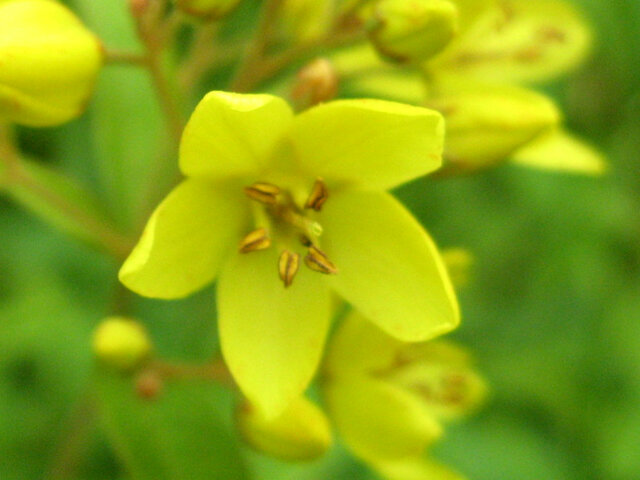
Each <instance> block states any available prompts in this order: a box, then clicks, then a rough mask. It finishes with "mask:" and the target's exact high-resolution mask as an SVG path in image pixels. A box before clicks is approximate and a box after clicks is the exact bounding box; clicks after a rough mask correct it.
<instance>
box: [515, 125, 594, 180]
mask: <svg viewBox="0 0 640 480" xmlns="http://www.w3.org/2000/svg"><path fill="white" fill-rule="evenodd" d="M512 160H513V161H514V162H515V163H517V164H519V165H526V166H528V167H533V168H540V169H543V170H553V171H560V172H568V173H576V174H583V175H602V174H603V173H605V172H606V171H607V161H606V160H605V159H604V157H603V156H602V154H601V153H600V152H598V151H597V150H596V149H595V148H594V147H592V146H591V145H589V144H587V143H585V142H584V141H583V140H580V139H578V138H576V137H575V136H573V135H571V134H570V133H568V132H565V131H563V130H561V129H556V130H554V131H553V132H551V133H549V134H548V135H545V136H543V137H541V138H539V139H536V140H534V141H533V142H531V143H528V144H527V145H525V146H524V147H522V148H521V149H519V150H518V151H516V152H515V154H514V155H513V157H512Z"/></svg>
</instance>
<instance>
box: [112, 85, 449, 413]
mask: <svg viewBox="0 0 640 480" xmlns="http://www.w3.org/2000/svg"><path fill="white" fill-rule="evenodd" d="M442 142H443V122H442V117H441V116H440V114H438V113H437V112H434V111H431V110H428V109H425V108H419V107H412V106H407V105H402V104H397V103H392V102H386V101H382V100H342V101H335V102H330V103H326V104H323V105H320V106H317V107H314V108H312V109H309V110H307V111H305V112H304V113H302V114H300V115H297V116H295V117H294V115H293V113H292V110H291V108H290V107H289V105H288V104H287V103H286V102H285V101H284V100H282V99H280V98H278V97H274V96H270V95H241V94H234V93H225V92H211V93H209V94H208V95H206V96H205V98H204V99H203V100H202V101H201V102H200V104H199V105H198V107H197V108H196V110H195V112H194V113H193V115H192V117H191V119H190V120H189V122H188V124H187V126H186V128H185V131H184V134H183V138H182V143H181V148H180V168H181V170H182V172H183V173H184V175H185V176H186V177H187V178H186V180H184V181H183V182H182V183H181V184H180V185H179V186H178V187H176V188H175V189H174V190H173V191H172V192H171V193H170V194H169V196H168V197H167V198H166V199H165V200H164V201H163V202H162V203H161V204H160V206H158V208H157V209H156V211H155V212H154V213H153V215H152V216H151V218H150V220H149V222H148V224H147V226H146V228H145V231H144V233H143V235H142V238H141V239H140V242H139V243H138V245H137V246H136V248H135V249H134V251H133V252H132V253H131V255H130V257H129V258H128V259H127V261H126V262H125V264H124V265H123V266H122V269H121V270H120V280H121V281H122V282H123V283H124V284H125V285H126V286H127V287H129V288H130V289H131V290H133V291H135V292H137V293H139V294H141V295H145V296H148V297H156V298H180V297H184V296H186V295H189V294H191V293H192V292H194V291H196V290H198V289H200V288H202V287H203V286H205V285H207V284H208V283H210V282H212V281H213V280H215V279H218V287H217V300H218V311H219V315H218V316H219V329H220V338H221V344H222V352H223V355H224V357H225V360H226V362H227V364H228V365H229V368H230V370H231V372H232V373H233V375H234V377H235V379H236V381H237V383H238V385H239V386H240V388H241V389H242V391H243V392H244V394H245V395H246V396H247V397H248V399H249V401H250V402H251V403H252V404H253V405H255V406H257V407H258V408H259V409H260V410H261V411H262V413H263V414H265V415H266V416H267V417H274V416H277V415H278V414H279V413H281V412H282V411H283V409H284V408H285V407H286V406H287V404H288V403H289V402H290V401H291V400H292V399H294V398H296V397H297V396H299V395H300V394H301V392H302V391H303V390H304V389H305V388H306V386H307V385H308V383H309V381H310V380H311V378H312V376H313V374H314V372H315V370H316V368H317V365H318V362H319V360H320V356H321V354H322V350H323V346H324V342H325V338H326V335H327V331H328V328H329V321H330V317H331V314H332V296H331V292H332V291H333V292H336V293H337V294H339V295H340V296H342V297H343V298H344V299H345V300H347V301H348V302H350V303H351V304H353V305H354V306H355V307H356V308H358V309H359V310H360V311H362V312H363V313H365V314H366V315H367V317H368V318H370V319H371V321H372V322H374V323H376V324H377V325H379V326H380V328H382V329H383V330H385V331H386V332H388V333H389V334H390V335H393V336H394V337H397V338H400V339H402V340H405V341H420V340H426V339H429V338H432V337H435V336H437V335H440V334H442V333H445V332H447V331H449V330H452V329H453V328H455V327H456V325H457V324H458V322H459V311H458V305H457V301H456V298H455V295H454V292H453V288H452V286H451V283H450V281H449V278H448V276H447V273H446V269H445V267H444V265H443V262H442V260H441V258H440V255H439V253H438V251H437V249H436V247H435V245H434V243H433V242H432V240H431V239H430V237H429V236H428V234H427V233H426V232H425V231H424V230H423V228H422V227H421V226H420V225H419V224H418V222H416V220H415V219H414V218H413V217H412V216H411V214H410V213H409V212H408V211H407V210H405V209H404V208H403V207H402V205H400V204H399V203H398V202H397V201H396V200H395V199H394V198H393V197H392V196H391V195H389V194H388V193H386V192H385V190H387V189H390V188H393V187H395V186H397V185H400V184H402V183H404V182H407V181H409V180H411V179H414V178H416V177H419V176H422V175H425V174H427V173H429V172H431V171H433V170H435V169H437V168H438V167H439V166H440V164H441V152H442Z"/></svg>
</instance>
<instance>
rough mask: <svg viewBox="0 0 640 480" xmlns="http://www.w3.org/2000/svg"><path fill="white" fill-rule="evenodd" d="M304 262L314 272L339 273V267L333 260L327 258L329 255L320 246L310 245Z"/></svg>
mask: <svg viewBox="0 0 640 480" xmlns="http://www.w3.org/2000/svg"><path fill="white" fill-rule="evenodd" d="M304 263H305V265H306V266H307V267H309V268H310V269H311V270H313V271H314V272H320V273H325V274H335V273H338V269H337V268H336V266H335V265H334V264H333V263H331V260H329V259H328V258H327V255H326V254H325V253H324V252H323V251H322V250H320V249H319V248H318V247H316V246H313V245H311V246H310V247H309V253H307V255H306V256H305V257H304Z"/></svg>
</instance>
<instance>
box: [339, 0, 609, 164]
mask: <svg viewBox="0 0 640 480" xmlns="http://www.w3.org/2000/svg"><path fill="white" fill-rule="evenodd" d="M452 2H453V3H455V5H456V7H457V9H458V13H459V20H460V30H459V35H458V37H457V38H455V39H454V40H453V41H451V42H450V43H449V44H448V45H447V47H446V48H445V49H444V51H443V52H442V53H441V54H439V55H437V56H436V57H434V58H432V59H431V60H430V61H428V62H425V63H423V65H422V69H421V70H422V71H420V72H416V71H413V72H412V71H411V70H410V69H407V68H404V69H401V68H397V67H393V66H392V65H389V64H384V63H383V62H381V61H380V59H378V58H377V57H376V55H375V53H374V51H373V49H372V48H371V47H370V46H366V45H361V46H358V47H356V48H351V49H346V50H343V51H342V52H340V53H338V54H336V55H335V56H334V57H333V58H332V59H333V61H334V67H335V68H336V70H337V71H338V73H340V74H341V77H342V78H343V79H344V80H343V83H344V85H343V88H345V89H346V90H347V91H349V92H350V93H354V92H355V93H357V94H359V95H362V94H365V95H374V96H380V97H383V98H389V99H393V100H400V101H403V102H407V103H414V104H422V105H424V104H426V105H428V106H429V107H432V108H436V109H438V110H439V111H441V112H442V113H443V115H444V116H445V120H446V122H447V142H446V145H445V158H446V160H448V161H449V162H447V163H446V164H445V166H446V167H450V168H453V169H455V170H456V171H458V170H463V171H473V170H477V169H481V168H486V167H490V166H493V165H496V164H498V163H500V162H502V161H504V160H506V159H507V158H509V157H512V158H513V159H514V160H516V161H517V162H518V163H520V164H526V165H529V166H534V167H538V168H543V169H548V170H562V171H568V172H575V173H583V174H598V173H602V172H603V171H604V170H605V161H604V159H603V158H602V156H601V155H600V154H599V153H598V152H596V151H595V150H594V149H593V148H591V147H589V146H588V145H586V144H584V143H583V142H581V141H580V140H578V139H576V138H575V137H572V136H571V135H568V134H565V133H564V132H563V130H562V127H561V125H560V124H561V118H560V113H559V112H558V110H557V108H556V107H555V106H554V105H553V103H552V102H551V100H550V99H548V98H546V97H544V96H543V95H541V94H538V93H536V92H533V91H531V90H529V89H527V88H525V87H523V86H521V84H530V83H535V82H540V81H546V80H550V79H553V78H555V77H557V76H559V75H561V74H563V73H565V72H567V71H568V70H570V69H572V68H574V67H576V66H577V65H579V64H580V63H581V62H582V61H583V59H584V58H585V56H586V55H587V53H588V52H589V48H590V45H591V34H590V30H589V27H588V25H587V23H586V22H585V20H584V19H583V18H582V16H581V15H580V14H579V13H578V12H577V11H576V10H575V9H574V8H573V7H572V6H571V5H570V4H568V3H567V2H564V1H562V0H537V1H535V2H534V1H528V0H503V1H500V2H496V1H489V0H485V1H482V0H456V1H453V0H452ZM425 80H426V81H425ZM529 147H530V148H529ZM520 149H526V152H522V153H520V152H519V150H520ZM560 152H562V154H560Z"/></svg>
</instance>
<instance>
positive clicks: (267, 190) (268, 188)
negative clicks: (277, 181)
mask: <svg viewBox="0 0 640 480" xmlns="http://www.w3.org/2000/svg"><path fill="white" fill-rule="evenodd" d="M244 193H245V194H246V195H247V196H248V197H249V198H251V199H252V200H256V201H258V202H260V203H265V204H267V205H275V204H276V203H277V202H278V195H279V194H280V187H278V186H277V185H273V184H271V183H266V182H256V183H254V184H253V185H251V186H250V187H244Z"/></svg>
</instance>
